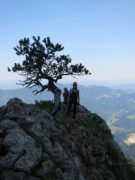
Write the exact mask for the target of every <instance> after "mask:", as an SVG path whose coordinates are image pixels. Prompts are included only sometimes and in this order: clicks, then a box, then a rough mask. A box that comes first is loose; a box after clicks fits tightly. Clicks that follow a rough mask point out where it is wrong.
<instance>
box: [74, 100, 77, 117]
mask: <svg viewBox="0 0 135 180" xmlns="http://www.w3.org/2000/svg"><path fill="white" fill-rule="evenodd" d="M73 106H74V107H73V118H74V119H75V118H76V108H77V103H74V104H73Z"/></svg>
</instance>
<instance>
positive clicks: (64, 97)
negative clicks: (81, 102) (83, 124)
mask: <svg viewBox="0 0 135 180" xmlns="http://www.w3.org/2000/svg"><path fill="white" fill-rule="evenodd" d="M63 99H64V104H66V105H67V104H68V100H69V91H68V90H66V91H64V92H63Z"/></svg>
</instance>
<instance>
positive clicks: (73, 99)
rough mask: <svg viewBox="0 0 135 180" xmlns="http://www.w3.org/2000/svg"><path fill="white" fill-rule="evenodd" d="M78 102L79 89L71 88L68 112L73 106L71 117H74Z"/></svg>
mask: <svg viewBox="0 0 135 180" xmlns="http://www.w3.org/2000/svg"><path fill="white" fill-rule="evenodd" d="M78 103H79V90H78V89H74V88H72V89H71V90H70V94H69V104H68V114H70V112H71V109H72V106H73V118H76V108H77V104H78Z"/></svg>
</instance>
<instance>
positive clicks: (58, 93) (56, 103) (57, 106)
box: [49, 82, 61, 115]
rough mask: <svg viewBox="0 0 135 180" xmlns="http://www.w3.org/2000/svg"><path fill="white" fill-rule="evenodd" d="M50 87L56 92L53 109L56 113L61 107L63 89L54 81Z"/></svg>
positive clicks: (50, 83)
mask: <svg viewBox="0 0 135 180" xmlns="http://www.w3.org/2000/svg"><path fill="white" fill-rule="evenodd" d="M49 89H50V91H51V92H52V93H53V94H54V106H53V109H52V114H53V115H55V114H56V113H57V112H58V110H59V109H60V104H61V98H60V96H61V90H60V89H59V88H58V87H57V86H55V85H54V82H49Z"/></svg>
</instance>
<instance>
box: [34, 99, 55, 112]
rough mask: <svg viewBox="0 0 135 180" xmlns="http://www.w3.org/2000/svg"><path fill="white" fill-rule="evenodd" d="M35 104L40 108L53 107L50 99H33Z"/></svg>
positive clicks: (49, 108)
mask: <svg viewBox="0 0 135 180" xmlns="http://www.w3.org/2000/svg"><path fill="white" fill-rule="evenodd" d="M35 105H37V106H38V107H39V108H40V109H48V110H51V109H52V108H53V102H52V101H51V100H46V101H44V100H40V101H37V100H35Z"/></svg>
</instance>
